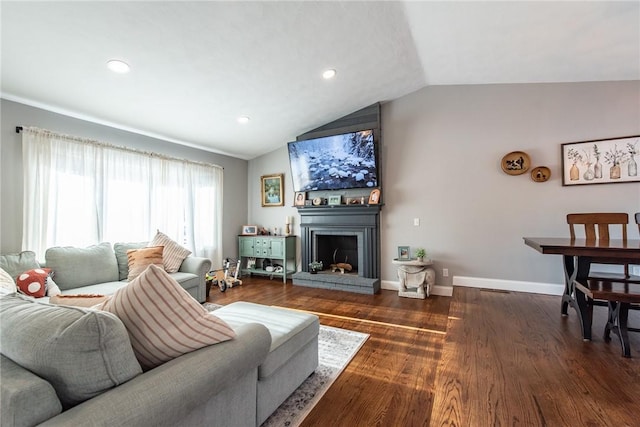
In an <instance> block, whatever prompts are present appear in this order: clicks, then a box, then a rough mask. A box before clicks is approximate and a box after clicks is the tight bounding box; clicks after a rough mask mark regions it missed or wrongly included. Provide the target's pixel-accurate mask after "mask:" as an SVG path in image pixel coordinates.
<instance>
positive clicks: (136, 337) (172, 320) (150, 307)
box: [100, 265, 235, 369]
mask: <svg viewBox="0 0 640 427" xmlns="http://www.w3.org/2000/svg"><path fill="white" fill-rule="evenodd" d="M100 308H102V309H103V310H107V311H110V312H111V313H113V314H115V315H116V316H118V317H119V318H120V319H121V320H122V322H123V323H124V324H125V326H126V327H127V331H128V332H129V336H130V337H131V345H132V346H133V350H134V352H135V354H136V356H137V357H138V361H139V362H140V364H141V365H142V367H143V368H144V369H151V368H154V367H156V366H159V365H161V364H163V363H164V362H166V361H168V360H171V359H173V358H176V357H178V356H180V355H182V354H185V353H189V352H191V351H194V350H197V349H199V348H202V347H206V346H208V345H212V344H217V343H219V342H222V341H226V340H229V339H231V338H234V337H235V332H234V331H233V329H231V328H230V327H229V325H227V324H226V323H225V322H224V321H223V320H221V319H219V318H218V317H217V316H214V315H213V314H211V313H209V312H208V311H207V310H206V309H205V308H204V307H202V305H200V304H199V303H198V302H197V301H196V300H195V299H194V298H193V297H192V296H191V295H189V293H188V292H187V291H185V290H184V289H183V288H182V287H181V286H180V285H179V284H178V282H176V281H175V280H174V279H173V278H171V276H170V275H169V274H168V273H167V272H166V271H164V270H163V269H162V268H160V267H158V266H156V265H150V266H149V268H147V269H146V270H145V271H144V272H143V273H142V274H141V275H140V276H138V277H137V278H135V279H134V280H132V281H131V282H129V284H128V285H127V286H125V287H123V288H121V289H118V290H117V291H116V292H115V293H114V294H113V297H112V298H111V299H110V300H108V301H106V302H105V303H104V304H102V306H101V307H100Z"/></svg>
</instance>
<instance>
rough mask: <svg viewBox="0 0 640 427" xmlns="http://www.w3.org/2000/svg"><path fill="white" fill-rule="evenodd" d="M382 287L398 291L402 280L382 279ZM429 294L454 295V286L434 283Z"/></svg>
mask: <svg viewBox="0 0 640 427" xmlns="http://www.w3.org/2000/svg"><path fill="white" fill-rule="evenodd" d="M380 288H382V289H386V290H388V291H397V290H398V289H400V282H396V281H393V280H382V281H380ZM429 294H430V295H440V296H443V297H450V296H451V295H453V286H442V285H433V287H432V288H431V292H430V293H429Z"/></svg>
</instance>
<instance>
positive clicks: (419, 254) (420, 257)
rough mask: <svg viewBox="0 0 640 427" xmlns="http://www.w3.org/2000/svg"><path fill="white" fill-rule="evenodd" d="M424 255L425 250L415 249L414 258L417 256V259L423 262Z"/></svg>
mask: <svg viewBox="0 0 640 427" xmlns="http://www.w3.org/2000/svg"><path fill="white" fill-rule="evenodd" d="M425 256H427V251H425V250H424V249H423V248H418V249H416V258H418V261H420V262H423V261H424V257H425Z"/></svg>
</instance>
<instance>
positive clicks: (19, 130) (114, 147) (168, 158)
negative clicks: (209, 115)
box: [16, 126, 224, 170]
mask: <svg viewBox="0 0 640 427" xmlns="http://www.w3.org/2000/svg"><path fill="white" fill-rule="evenodd" d="M22 131H23V127H22V126H16V133H20V132H22ZM45 132H49V133H51V134H54V135H58V136H61V137H67V138H70V139H73V140H76V141H82V140H85V141H89V142H90V143H91V144H96V145H100V146H103V147H109V148H113V149H116V150H124V151H129V152H132V153H138V154H143V155H147V156H151V157H156V158H162V159H167V160H177V161H180V162H187V163H193V164H197V165H202V166H209V167H216V168H220V169H222V170H224V167H223V166H220V165H216V164H212V163H207V162H199V161H195V160H189V159H182V158H179V157H173V156H166V155H163V154H159V153H154V152H152V151H144V150H138V149H135V148H129V147H126V146H123V145H115V144H111V143H108V142H102V141H97V140H90V139H86V138H80V137H74V136H70V135H64V134H58V133H57V132H52V131H45Z"/></svg>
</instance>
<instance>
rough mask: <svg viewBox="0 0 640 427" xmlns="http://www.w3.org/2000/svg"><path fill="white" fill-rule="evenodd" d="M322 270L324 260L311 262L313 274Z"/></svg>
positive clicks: (310, 267)
mask: <svg viewBox="0 0 640 427" xmlns="http://www.w3.org/2000/svg"><path fill="white" fill-rule="evenodd" d="M320 270H322V261H313V262H310V263H309V272H310V273H311V274H316V273H318V271H320Z"/></svg>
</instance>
